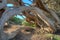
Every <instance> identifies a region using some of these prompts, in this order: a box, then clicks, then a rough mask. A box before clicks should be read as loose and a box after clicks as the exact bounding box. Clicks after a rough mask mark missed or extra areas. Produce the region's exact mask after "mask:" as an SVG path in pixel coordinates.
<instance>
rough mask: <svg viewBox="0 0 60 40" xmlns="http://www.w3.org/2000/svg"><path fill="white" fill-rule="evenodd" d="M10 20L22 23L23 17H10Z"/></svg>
mask: <svg viewBox="0 0 60 40" xmlns="http://www.w3.org/2000/svg"><path fill="white" fill-rule="evenodd" d="M10 21H12V22H14V23H16V24H22V21H23V20H22V19H20V18H17V17H12V18H11V19H10Z"/></svg>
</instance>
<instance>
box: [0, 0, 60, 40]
mask: <svg viewBox="0 0 60 40" xmlns="http://www.w3.org/2000/svg"><path fill="white" fill-rule="evenodd" d="M8 1H9V0H8ZM10 2H11V1H10ZM12 3H13V4H14V7H12V8H7V7H6V4H7V0H2V2H1V3H0V40H8V37H7V36H8V35H7V34H6V35H5V33H4V24H5V22H6V21H8V20H9V18H11V17H12V16H14V15H17V14H19V15H20V13H21V12H22V13H23V15H24V16H26V21H27V22H30V23H35V24H36V25H38V26H39V27H43V26H47V27H49V28H51V29H52V30H51V33H53V32H55V31H57V28H60V26H59V24H60V19H59V17H58V15H57V14H56V13H55V12H54V11H52V10H50V9H48V7H46V6H45V5H44V3H43V1H42V0H35V1H34V3H33V4H34V5H31V6H29V7H28V6H25V5H24V3H23V2H22V1H21V0H20V1H19V0H18V1H17V2H15V1H14V0H13V2H12ZM15 4H16V5H15ZM17 4H18V5H17ZM17 6H18V7H17ZM24 11H25V12H24ZM47 15H49V16H51V17H52V18H53V20H52V18H49V16H47ZM32 21H33V22H32ZM41 24H42V25H43V26H41Z"/></svg>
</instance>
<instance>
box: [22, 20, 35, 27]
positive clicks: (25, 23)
mask: <svg viewBox="0 0 60 40" xmlns="http://www.w3.org/2000/svg"><path fill="white" fill-rule="evenodd" d="M22 24H23V25H25V26H30V27H36V25H35V24H34V23H32V24H31V23H28V22H27V21H25V20H24V21H23V22H22Z"/></svg>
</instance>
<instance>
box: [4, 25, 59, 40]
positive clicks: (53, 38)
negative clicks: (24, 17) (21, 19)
mask: <svg viewBox="0 0 60 40" xmlns="http://www.w3.org/2000/svg"><path fill="white" fill-rule="evenodd" d="M25 29H26V27H23V28H21V26H19V25H12V26H11V27H10V28H7V29H6V30H5V33H8V35H9V36H8V38H9V40H60V36H59V35H56V34H47V33H42V32H43V31H42V30H41V32H40V31H38V30H37V31H36V30H34V31H33V30H32V31H30V30H29V31H28V30H25ZM29 29H30V28H29ZM36 32H37V33H36Z"/></svg>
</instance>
